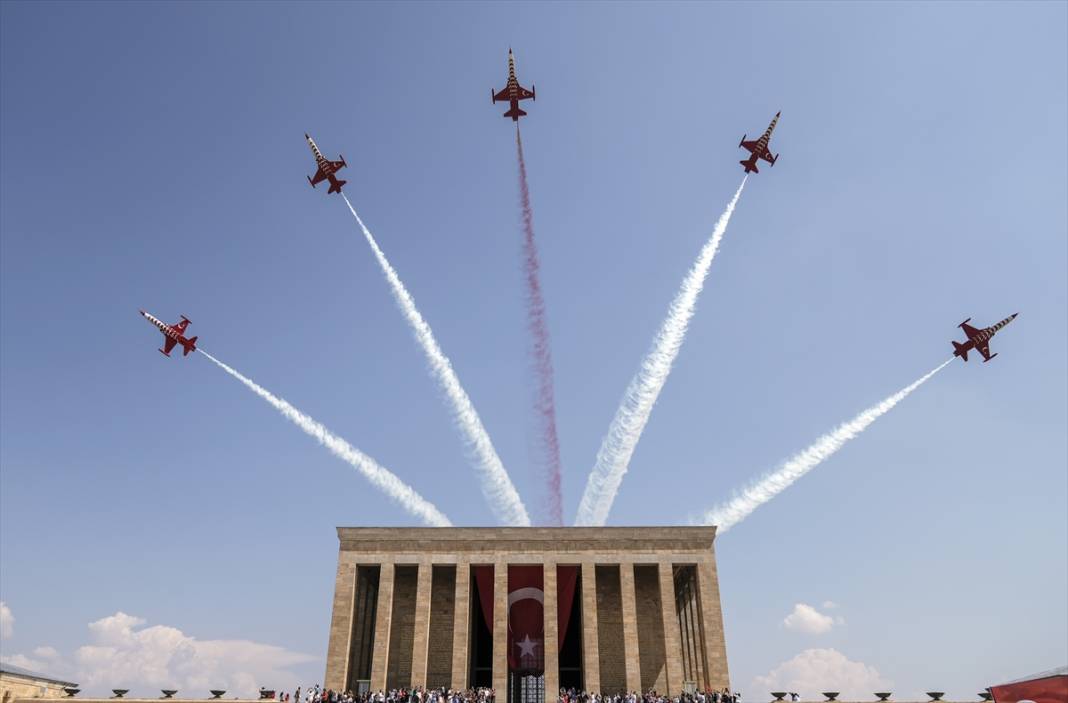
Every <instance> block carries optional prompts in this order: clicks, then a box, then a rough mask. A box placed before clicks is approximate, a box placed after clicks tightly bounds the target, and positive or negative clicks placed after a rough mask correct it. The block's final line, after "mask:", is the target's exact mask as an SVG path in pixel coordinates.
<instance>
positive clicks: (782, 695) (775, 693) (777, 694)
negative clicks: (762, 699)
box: [771, 691, 786, 701]
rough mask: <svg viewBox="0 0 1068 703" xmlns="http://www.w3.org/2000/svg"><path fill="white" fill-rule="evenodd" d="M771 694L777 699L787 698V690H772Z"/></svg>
mask: <svg viewBox="0 0 1068 703" xmlns="http://www.w3.org/2000/svg"><path fill="white" fill-rule="evenodd" d="M771 695H772V697H773V698H775V700H777V701H781V700H782V699H783V698H786V691H772V692H771Z"/></svg>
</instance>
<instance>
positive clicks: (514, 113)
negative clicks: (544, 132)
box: [504, 106, 527, 122]
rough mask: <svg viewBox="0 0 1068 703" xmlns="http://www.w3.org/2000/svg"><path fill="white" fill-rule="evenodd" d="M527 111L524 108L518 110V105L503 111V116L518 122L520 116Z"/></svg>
mask: <svg viewBox="0 0 1068 703" xmlns="http://www.w3.org/2000/svg"><path fill="white" fill-rule="evenodd" d="M526 114H527V113H526V111H525V110H520V109H519V107H518V106H516V107H514V108H512V109H511V110H509V111H508V112H506V113H504V116H505V117H511V118H512V121H513V122H518V121H519V118H520V117H523V116H525V115H526Z"/></svg>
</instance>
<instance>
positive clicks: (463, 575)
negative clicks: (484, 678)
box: [451, 561, 471, 691]
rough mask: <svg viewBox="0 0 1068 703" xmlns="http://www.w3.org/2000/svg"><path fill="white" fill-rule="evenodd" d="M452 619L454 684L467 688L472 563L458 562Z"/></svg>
mask: <svg viewBox="0 0 1068 703" xmlns="http://www.w3.org/2000/svg"><path fill="white" fill-rule="evenodd" d="M454 607H455V609H456V610H455V613H456V614H455V616H454V617H453V621H452V684H451V688H453V689H454V690H456V689H459V690H461V691H462V690H465V689H466V688H467V673H468V666H467V644H468V642H469V641H470V638H471V613H470V607H471V565H470V564H468V563H467V562H466V561H457V562H456V603H455V605H454Z"/></svg>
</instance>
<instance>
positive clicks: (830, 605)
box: [823, 600, 838, 610]
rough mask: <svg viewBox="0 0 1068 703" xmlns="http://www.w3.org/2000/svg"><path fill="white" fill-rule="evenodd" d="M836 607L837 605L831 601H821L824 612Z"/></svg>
mask: <svg viewBox="0 0 1068 703" xmlns="http://www.w3.org/2000/svg"><path fill="white" fill-rule="evenodd" d="M837 607H838V604H837V603H835V602H834V601H833V600H825V601H823V609H824V610H834V609H835V608H837Z"/></svg>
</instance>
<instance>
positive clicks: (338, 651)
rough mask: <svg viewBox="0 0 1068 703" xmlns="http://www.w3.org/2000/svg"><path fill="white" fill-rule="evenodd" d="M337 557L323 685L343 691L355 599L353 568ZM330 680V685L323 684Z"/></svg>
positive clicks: (340, 556) (350, 644) (340, 557)
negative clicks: (332, 608)
mask: <svg viewBox="0 0 1068 703" xmlns="http://www.w3.org/2000/svg"><path fill="white" fill-rule="evenodd" d="M343 555H344V552H342V553H340V554H338V558H337V577H336V578H335V579H334V612H333V615H331V616H330V642H329V644H328V645H327V650H326V676H325V677H324V678H323V681H324V684H323V685H324V686H326V687H327V688H331V689H333V690H335V691H339V690H342V688H343V687H344V686H345V680H346V679H347V678H348V668H349V650H350V648H351V646H352V642H351V640H352V607H353V605H354V603H355V600H356V565H355V564H351V563H346V561H345V560H344V559H343ZM327 681H329V683H325V682H327Z"/></svg>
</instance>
